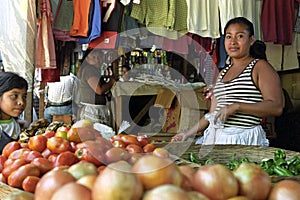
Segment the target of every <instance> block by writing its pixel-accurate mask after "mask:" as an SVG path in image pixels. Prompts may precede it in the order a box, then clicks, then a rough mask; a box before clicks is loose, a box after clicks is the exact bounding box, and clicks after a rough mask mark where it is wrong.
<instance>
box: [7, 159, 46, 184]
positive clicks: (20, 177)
mask: <svg viewBox="0 0 300 200" xmlns="http://www.w3.org/2000/svg"><path fill="white" fill-rule="evenodd" d="M40 173H41V172H40V170H39V169H38V167H37V166H35V165H33V164H30V163H29V164H26V165H22V166H21V167H19V168H18V169H16V170H15V171H13V172H12V173H11V174H10V175H9V176H8V178H7V184H8V185H9V186H12V187H16V188H20V189H22V183H23V181H24V179H25V178H26V177H27V176H40Z"/></svg>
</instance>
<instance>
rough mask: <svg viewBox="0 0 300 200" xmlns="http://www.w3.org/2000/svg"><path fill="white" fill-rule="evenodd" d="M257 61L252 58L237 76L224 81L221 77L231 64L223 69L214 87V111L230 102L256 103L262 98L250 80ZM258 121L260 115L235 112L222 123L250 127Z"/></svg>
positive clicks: (259, 120) (257, 123)
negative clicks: (215, 103) (216, 102)
mask: <svg viewBox="0 0 300 200" xmlns="http://www.w3.org/2000/svg"><path fill="white" fill-rule="evenodd" d="M257 61H258V59H255V60H253V61H252V62H251V63H250V64H249V65H248V66H247V67H246V68H245V69H244V70H243V72H242V73H241V74H240V75H239V76H238V77H236V78H234V79H233V80H231V81H229V82H225V83H224V82H222V79H223V77H224V76H225V74H226V73H227V72H228V70H229V69H230V67H231V65H230V66H227V67H226V68H225V69H224V70H223V72H222V73H221V75H220V76H219V78H218V81H217V84H216V86H215V88H214V95H215V97H216V99H217V100H218V104H217V108H216V111H219V110H220V109H221V108H222V107H224V106H227V105H230V104H232V103H256V102H261V101H262V100H263V97H262V94H261V92H260V90H259V89H258V88H257V87H256V86H255V84H254V82H253V80H252V70H253V67H254V65H255V64H256V62H257ZM260 122H261V117H257V116H254V115H250V114H246V113H241V112H237V113H235V114H234V115H232V116H230V117H229V118H228V119H227V121H226V122H225V124H224V125H225V126H236V127H241V128H251V127H254V126H256V125H259V124H260Z"/></svg>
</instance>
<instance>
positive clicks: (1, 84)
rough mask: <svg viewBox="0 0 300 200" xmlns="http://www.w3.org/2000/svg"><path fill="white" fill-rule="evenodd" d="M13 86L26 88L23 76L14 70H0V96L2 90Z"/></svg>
mask: <svg viewBox="0 0 300 200" xmlns="http://www.w3.org/2000/svg"><path fill="white" fill-rule="evenodd" d="M14 88H18V89H26V90H27V89H28V83H27V81H26V80H25V79H24V78H23V77H21V76H19V75H18V74H16V73H14V72H0V96H2V95H3V93H4V92H7V91H9V90H12V89H14Z"/></svg>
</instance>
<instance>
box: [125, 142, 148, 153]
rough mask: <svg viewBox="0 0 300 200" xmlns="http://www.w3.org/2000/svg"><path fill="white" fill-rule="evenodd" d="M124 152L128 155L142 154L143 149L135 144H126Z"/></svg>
mask: <svg viewBox="0 0 300 200" xmlns="http://www.w3.org/2000/svg"><path fill="white" fill-rule="evenodd" d="M126 150H127V151H128V152H129V153H143V152H144V150H143V148H142V147H141V146H139V145H137V144H128V145H127V146H126Z"/></svg>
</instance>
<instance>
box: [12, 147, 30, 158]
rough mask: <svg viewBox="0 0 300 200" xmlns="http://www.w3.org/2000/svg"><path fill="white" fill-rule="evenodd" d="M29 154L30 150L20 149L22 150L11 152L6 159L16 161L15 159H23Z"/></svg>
mask: <svg viewBox="0 0 300 200" xmlns="http://www.w3.org/2000/svg"><path fill="white" fill-rule="evenodd" d="M29 152H30V149H26V148H22V149H17V150H15V151H13V152H11V154H10V155H9V157H8V158H11V159H13V160H16V159H21V158H23V159H25V158H26V156H27V154H28V153H29Z"/></svg>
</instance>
